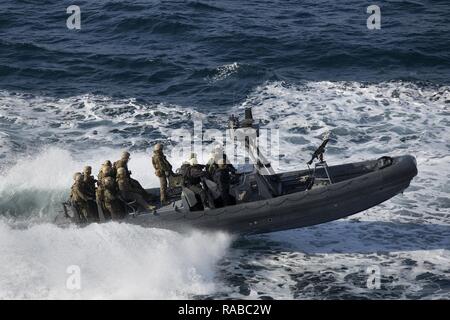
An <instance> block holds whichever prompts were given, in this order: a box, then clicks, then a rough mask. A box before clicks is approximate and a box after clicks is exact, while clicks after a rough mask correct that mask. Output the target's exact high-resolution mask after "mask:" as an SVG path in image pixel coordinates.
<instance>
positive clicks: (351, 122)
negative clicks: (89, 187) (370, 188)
mask: <svg viewBox="0 0 450 320" xmlns="http://www.w3.org/2000/svg"><path fill="white" fill-rule="evenodd" d="M74 4H75V5H78V6H80V8H81V30H68V29H67V27H66V19H67V17H68V16H69V15H68V14H67V13H66V8H67V7H68V6H69V5H74ZM371 4H377V5H379V6H380V7H381V29H380V30H368V29H367V27H366V19H367V17H368V16H369V14H367V13H366V8H367V6H369V5H371ZM449 35H450V3H449V2H448V1H438V0H436V1H419V0H416V1H379V2H371V1H355V0H349V1H322V0H315V1H311V0H305V1H299V0H297V1H291V0H289V1H281V0H275V1H253V0H250V1H151V0H146V1H144V0H135V1H127V0H122V1H106V0H96V1H94V0H92V1H83V0H77V1H75V2H74V1H57V0H54V1H48V0H40V1H37V0H36V1H32V0H15V1H11V0H2V1H1V2H0V299H5V298H13V299H20V298H39V299H41V298H43V299H58V298H67V299H78V298H88V299H91V298H159V299H165V298H197V299H204V298H254V299H256V298H263V299H267V298H276V299H286V298H295V299H329V298H338V299H348V298H356V299H368V298H370V299H379V298H385V299H388V298H389V299H390V298H394V299H418V298H423V299H437V298H446V299H448V298H450V272H449V270H450V209H449V208H450V198H449V190H450V144H449V142H448V141H449V139H448V138H449V137H450V87H449V85H450V36H449ZM244 107H252V108H253V113H254V116H255V117H256V118H258V119H260V120H262V123H263V124H264V127H266V128H269V129H278V130H279V134H280V139H279V140H280V141H279V142H280V149H281V153H282V157H281V156H280V157H281V159H278V160H279V162H278V166H277V167H275V166H274V167H275V169H276V171H288V170H299V169H302V168H305V162H306V161H307V160H309V157H310V153H311V151H312V150H314V149H315V147H317V145H318V144H319V143H320V142H321V139H322V136H323V133H324V132H330V133H331V137H332V139H331V142H330V145H329V147H328V150H327V155H326V156H327V160H328V162H329V164H338V163H342V162H352V161H359V160H367V159H376V158H378V157H380V156H383V155H401V154H411V155H414V156H415V157H416V158H417V163H418V168H419V174H418V176H417V177H416V178H415V179H414V180H413V182H412V184H411V186H410V187H409V188H408V189H407V190H406V191H405V192H404V193H403V194H400V195H397V196H396V197H394V198H392V199H390V200H389V201H386V202H385V203H383V204H381V205H379V206H376V207H374V208H371V209H370V210H367V211H365V212H362V213H359V214H358V215H355V216H352V217H350V218H347V219H341V220H339V221H334V222H331V223H327V224H323V225H318V226H314V227H310V228H304V229H299V230H290V231H285V232H278V233H273V234H268V235H261V236H253V237H245V238H239V239H235V238H233V237H231V236H230V235H226V234H222V233H213V234H205V233H202V232H200V231H194V232H192V234H188V235H180V234H177V233H175V232H170V231H164V230H155V229H144V228H140V227H138V226H132V225H126V224H119V223H115V222H114V223H113V222H111V223H106V224H92V225H90V226H88V227H86V228H81V229H79V228H76V227H70V228H66V229H62V228H59V227H57V226H55V225H54V224H53V223H52V222H53V219H54V217H55V216H56V215H57V214H58V213H59V212H60V209H61V206H60V203H61V202H62V201H65V200H66V199H67V196H68V193H69V190H70V185H71V177H72V174H73V173H74V172H76V171H79V170H81V169H82V168H83V166H84V165H86V164H89V165H92V166H93V170H94V172H95V173H96V172H97V170H98V169H99V165H100V163H102V162H103V161H104V160H105V159H111V160H116V159H117V157H118V156H119V155H120V152H121V151H122V150H124V149H129V150H131V152H132V160H131V162H130V169H131V170H132V171H133V176H134V177H135V178H137V179H138V180H139V181H140V182H141V183H142V184H143V185H144V186H146V187H152V186H157V184H158V180H157V179H156V177H155V176H154V174H153V169H152V168H151V163H150V152H151V147H152V145H153V144H154V143H155V142H156V141H160V142H163V143H165V144H166V145H167V150H168V151H169V150H173V149H174V147H175V146H177V142H176V141H175V140H174V139H173V136H172V133H173V130H174V129H178V128H186V129H189V130H190V129H192V125H193V120H194V119H201V120H202V124H203V126H204V128H216V129H224V128H225V127H226V122H227V118H228V116H229V114H230V113H232V112H233V113H238V112H239V113H240V112H242V109H243V108H244ZM208 152H209V150H205V153H208ZM169 160H170V161H171V162H172V164H173V165H174V167H178V166H179V165H180V164H181V162H182V161H183V160H185V159H181V157H177V156H176V155H172V156H171V157H170V158H169ZM271 160H275V159H273V158H271ZM273 163H274V162H273ZM299 210H301V208H299ZM70 265H77V266H79V267H80V268H81V270H82V275H83V278H82V281H83V288H82V290H81V291H79V292H73V291H70V290H68V289H67V288H66V287H65V286H64V284H65V282H66V278H67V273H66V268H67V267H68V266H70ZM374 267H375V268H378V270H379V271H380V278H381V284H380V287H379V288H377V289H370V288H368V287H367V277H368V272H367V270H372V269H370V268H374ZM368 268H369V269H368Z"/></svg>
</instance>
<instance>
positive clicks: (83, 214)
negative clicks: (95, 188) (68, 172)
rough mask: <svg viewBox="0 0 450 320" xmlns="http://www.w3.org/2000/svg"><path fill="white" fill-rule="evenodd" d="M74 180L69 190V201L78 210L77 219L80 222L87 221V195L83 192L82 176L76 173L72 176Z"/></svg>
mask: <svg viewBox="0 0 450 320" xmlns="http://www.w3.org/2000/svg"><path fill="white" fill-rule="evenodd" d="M74 179H75V182H74V183H73V185H72V188H71V192H70V202H71V203H72V205H73V206H74V207H75V209H76V211H77V212H78V215H79V219H80V221H82V222H87V221H88V204H87V202H88V200H89V196H88V195H87V194H86V193H85V191H84V188H83V176H82V175H81V173H77V174H75V176H74Z"/></svg>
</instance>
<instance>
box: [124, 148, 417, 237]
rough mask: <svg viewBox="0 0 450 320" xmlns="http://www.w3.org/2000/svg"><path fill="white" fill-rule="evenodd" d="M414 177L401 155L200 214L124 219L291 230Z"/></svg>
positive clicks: (370, 201)
mask: <svg viewBox="0 0 450 320" xmlns="http://www.w3.org/2000/svg"><path fill="white" fill-rule="evenodd" d="M350 165H353V164H350ZM358 165H359V166H361V163H360V164H358ZM347 166H348V165H347ZM355 166H356V165H355ZM329 170H330V172H331V175H332V176H333V173H336V174H337V173H338V172H339V170H342V169H339V166H336V167H330V168H329ZM416 175H417V166H416V161H415V159H414V157H412V156H401V157H395V158H392V164H391V165H389V166H388V167H386V168H383V169H380V170H375V171H372V172H368V173H366V174H362V175H360V176H357V177H355V178H352V179H347V180H344V181H340V182H336V183H333V184H330V185H327V186H323V187H319V188H315V189H312V190H306V191H302V192H296V193H291V194H286V195H281V196H278V197H275V198H272V199H267V200H260V201H255V202H250V203H243V204H238V205H234V206H229V207H226V208H220V209H212V210H205V211H194V212H183V211H182V210H179V209H177V208H176V206H175V205H172V206H171V207H165V208H161V209H160V210H158V215H152V214H138V215H133V216H129V217H127V218H126V219H125V221H126V222H128V223H133V224H138V225H141V226H144V227H153V228H165V229H171V230H177V231H183V230H187V229H192V228H196V229H205V230H221V231H226V232H230V233H234V234H258V233H268V232H275V231H282V230H288V229H296V228H302V227H307V226H312V225H317V224H321V223H325V222H329V221H333V220H337V219H341V218H344V217H347V216H350V215H353V214H356V213H358V212H361V211H364V210H366V209H369V208H371V207H373V206H376V205H377V204H380V203H382V202H384V201H386V200H388V199H390V198H392V197H394V196H395V195H397V194H398V193H401V192H402V191H403V190H405V189H406V188H407V187H408V186H409V184H410V182H411V180H412V179H413V178H414V176H416Z"/></svg>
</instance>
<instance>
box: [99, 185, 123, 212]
mask: <svg viewBox="0 0 450 320" xmlns="http://www.w3.org/2000/svg"><path fill="white" fill-rule="evenodd" d="M103 184H104V186H105V187H104V188H105V189H104V192H103V201H104V202H103V203H104V205H105V209H106V211H107V213H108V214H109V215H110V216H111V219H112V220H118V219H122V218H123V217H124V212H125V210H124V209H125V208H124V204H123V202H122V201H121V199H120V195H119V190H118V187H117V185H116V183H115V182H114V180H113V179H112V178H111V177H109V178H106V179H105V180H104V183H103Z"/></svg>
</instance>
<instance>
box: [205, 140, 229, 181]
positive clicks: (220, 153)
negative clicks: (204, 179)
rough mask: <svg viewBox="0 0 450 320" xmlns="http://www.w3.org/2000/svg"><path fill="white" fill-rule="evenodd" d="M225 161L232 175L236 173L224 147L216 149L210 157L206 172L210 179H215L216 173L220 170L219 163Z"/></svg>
mask: <svg viewBox="0 0 450 320" xmlns="http://www.w3.org/2000/svg"><path fill="white" fill-rule="evenodd" d="M221 159H223V160H224V161H225V165H226V166H227V167H228V169H229V170H230V171H231V173H232V174H235V173H236V169H235V168H234V166H233V165H232V164H231V163H230V162H229V161H228V160H227V155H226V154H225V152H224V150H223V148H222V147H220V146H218V147H215V148H214V150H213V152H212V153H211V155H210V159H209V161H208V163H207V164H206V171H208V174H209V175H210V177H214V171H215V170H216V169H217V168H218V162H219V161H220V160H221Z"/></svg>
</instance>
